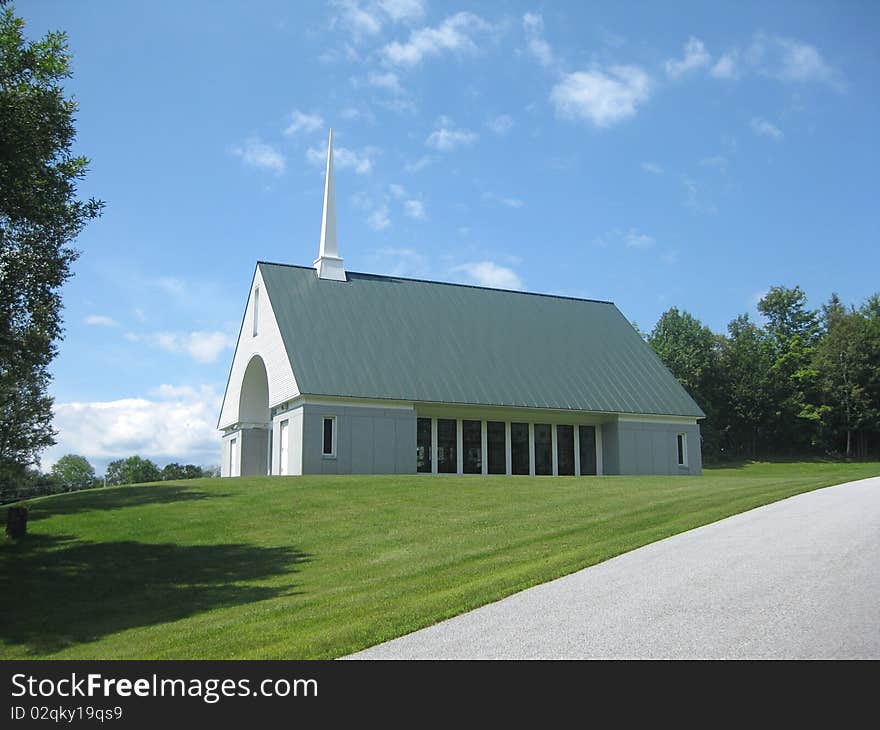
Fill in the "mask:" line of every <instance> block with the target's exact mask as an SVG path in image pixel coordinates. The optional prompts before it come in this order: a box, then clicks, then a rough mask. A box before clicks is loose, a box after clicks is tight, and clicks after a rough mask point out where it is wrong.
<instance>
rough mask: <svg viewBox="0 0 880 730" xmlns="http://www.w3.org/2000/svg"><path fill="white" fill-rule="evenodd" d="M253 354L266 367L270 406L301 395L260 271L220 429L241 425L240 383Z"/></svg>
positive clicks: (224, 405) (231, 374)
mask: <svg viewBox="0 0 880 730" xmlns="http://www.w3.org/2000/svg"><path fill="white" fill-rule="evenodd" d="M257 288H259V291H260V296H259V297H258V306H259V312H258V321H259V331H258V334H257V335H256V336H254V334H253V322H254V312H253V306H254V301H253V300H254V290H255V289H257ZM254 355H259V356H260V357H262V358H263V362H264V363H265V365H266V375H267V376H268V378H269V406H270V407H273V406H276V405H278V404H279V403H283V402H284V401H287V400H291V399H293V398H295V397H296V396H298V395H299V387H298V386H297V384H296V378H295V377H294V375H293V369H292V368H291V366H290V361H289V360H288V359H287V351H286V350H285V348H284V342H283V340H282V339H281V331H280V330H279V329H278V322H277V321H276V319H275V313H274V312H273V311H272V303H271V302H270V301H269V295H268V293H267V292H266V287H265V286H264V285H263V277H262V275H261V274H260V270H259V268H258V269H257V272H256V275H255V277H254V283H253V286H252V287H251V291H250V293H249V294H248V302H247V310H246V311H245V314H244V322H243V326H242V328H241V332H240V333H239V335H238V344H237V345H236V348H235V357H234V359H233V362H232V371H231V373H230V376H229V383H228V384H227V386H226V397H225V398H224V399H223V409H222V411H221V412H220V421H219V424H218V427H219V428H226V427H228V426H231V425H233V424H235V423H237V422H238V420H239V418H238V401H239V397H240V395H241V381H242V378H244V371H245V368H247V364H248V362H250V359H251V358H252V357H253V356H254Z"/></svg>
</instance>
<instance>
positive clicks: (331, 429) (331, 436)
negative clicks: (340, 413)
mask: <svg viewBox="0 0 880 730" xmlns="http://www.w3.org/2000/svg"><path fill="white" fill-rule="evenodd" d="M322 453H323V454H324V456H336V416H328V417H327V418H325V419H324V448H323V451H322Z"/></svg>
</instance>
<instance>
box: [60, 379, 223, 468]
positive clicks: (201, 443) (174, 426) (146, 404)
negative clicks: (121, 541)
mask: <svg viewBox="0 0 880 730" xmlns="http://www.w3.org/2000/svg"><path fill="white" fill-rule="evenodd" d="M151 395H152V397H151V398H122V399H119V400H110V401H92V402H79V401H73V402H67V403H56V404H55V406H54V408H53V410H54V414H55V417H54V420H53V426H54V427H55V429H56V430H57V431H58V437H57V441H58V444H57V445H56V446H55V447H53V448H52V449H51V451H50V452H49V453H47V455H46V460H45V461H47V462H48V463H51V462H52V461H54V460H56V459H57V458H59V457H60V456H61V455H62V454H66V453H75V454H82V455H83V456H85V457H86V458H88V459H90V460H99V461H105V460H108V459H118V458H122V457H126V456H131V455H132V454H139V455H141V456H144V457H149V458H151V459H156V460H172V461H180V462H188V463H195V464H204V465H208V464H216V463H217V462H218V461H219V458H220V441H219V436H218V434H217V431H216V424H217V414H218V413H219V411H220V402H221V395H220V393H218V392H217V390H216V389H215V388H214V387H213V386H209V385H201V386H198V387H192V386H172V385H161V386H159V388H157V389H156V390H155V391H153V393H152V394H151Z"/></svg>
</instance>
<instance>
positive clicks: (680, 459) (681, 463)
mask: <svg viewBox="0 0 880 730" xmlns="http://www.w3.org/2000/svg"><path fill="white" fill-rule="evenodd" d="M678 465H679V466H684V434H683V433H680V434H678Z"/></svg>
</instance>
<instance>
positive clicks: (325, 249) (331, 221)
mask: <svg viewBox="0 0 880 730" xmlns="http://www.w3.org/2000/svg"><path fill="white" fill-rule="evenodd" d="M314 265H315V269H316V270H317V272H318V278H320V279H332V280H333V281H345V269H344V268H343V267H342V259H341V258H340V256H339V246H338V245H337V243H336V200H335V196H334V195H333V130H332V129H331V130H330V141H329V142H328V143H327V174H326V177H325V179H324V214H323V216H322V217H321V248H320V251H319V252H318V258H316V259H315V263H314Z"/></svg>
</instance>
